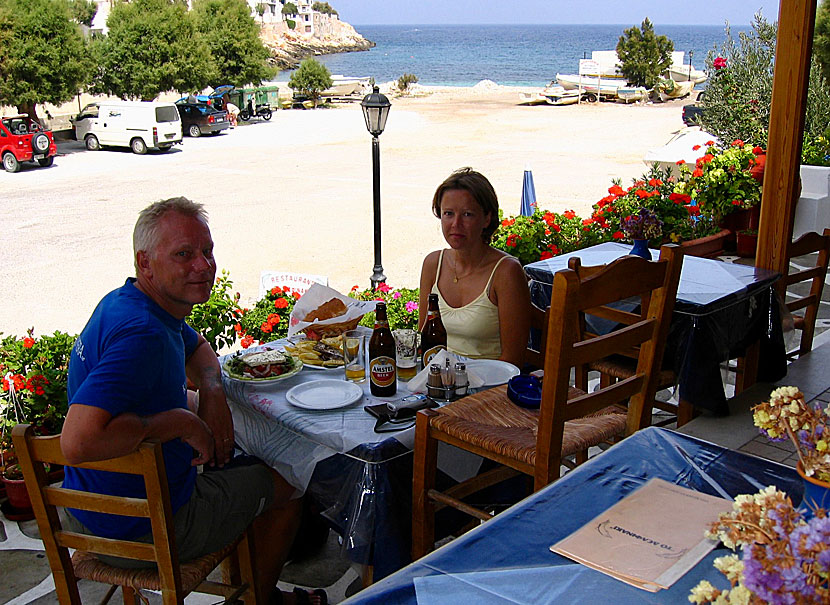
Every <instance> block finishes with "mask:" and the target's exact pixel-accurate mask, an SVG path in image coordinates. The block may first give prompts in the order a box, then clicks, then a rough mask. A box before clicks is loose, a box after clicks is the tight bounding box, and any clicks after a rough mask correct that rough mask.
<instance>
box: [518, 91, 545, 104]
mask: <svg viewBox="0 0 830 605" xmlns="http://www.w3.org/2000/svg"><path fill="white" fill-rule="evenodd" d="M547 102H548V99H547V97H545V95H543V94H542V93H541V92H520V93H519V105H543V104H545V103H547Z"/></svg>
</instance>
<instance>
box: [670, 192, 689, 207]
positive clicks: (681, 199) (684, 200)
mask: <svg viewBox="0 0 830 605" xmlns="http://www.w3.org/2000/svg"><path fill="white" fill-rule="evenodd" d="M669 199H670V200H671V201H672V202H674V203H675V204H688V203H689V202H691V201H692V197H691V196H689V195H685V194H683V193H672V194H671V195H670V196H669Z"/></svg>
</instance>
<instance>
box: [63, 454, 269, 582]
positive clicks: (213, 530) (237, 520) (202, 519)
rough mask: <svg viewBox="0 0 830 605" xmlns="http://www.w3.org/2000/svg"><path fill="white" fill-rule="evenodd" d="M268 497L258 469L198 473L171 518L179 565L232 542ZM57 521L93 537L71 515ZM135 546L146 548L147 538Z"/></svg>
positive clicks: (126, 562) (126, 563) (120, 563)
mask: <svg viewBox="0 0 830 605" xmlns="http://www.w3.org/2000/svg"><path fill="white" fill-rule="evenodd" d="M273 498H274V481H273V479H272V477H271V473H270V471H269V470H268V469H267V468H266V467H265V466H264V465H263V464H252V465H249V466H239V467H234V468H228V469H219V470H210V471H207V472H204V473H201V474H199V475H198V476H197V477H196V485H195V487H194V489H193V495H192V496H191V497H190V500H189V501H188V502H187V503H186V504H184V505H183V506H182V507H181V508H180V509H179V510H178V511H177V512H176V515H175V517H174V519H173V526H174V531H175V534H176V545H177V547H178V551H179V561H189V560H191V559H196V558H198V557H201V556H203V555H206V554H208V553H211V552H213V551H216V550H219V549H220V548H223V547H224V546H226V545H228V544H230V543H231V542H233V541H234V540H235V539H236V538H238V537H239V536H240V535H242V532H243V531H245V529H246V528H247V527H248V525H250V524H251V521H253V520H254V518H255V517H256V516H257V515H259V514H260V513H261V512H262V511H264V510H268V509H269V508H270V507H271V504H272V502H273ZM62 520H63V521H65V522H66V525H67V528H68V529H71V530H72V531H77V532H80V533H85V534H90V535H91V534H92V532H91V531H89V530H88V529H86V527H84V526H83V525H82V524H81V523H80V522H78V520H77V519H75V518H74V517H73V516H72V515H71V514H65V515H62ZM136 541H138V542H146V543H148V544H150V543H152V542H153V536H152V533H149V534H147V535H144V536H142V537H140V538H137V539H136ZM98 558H99V559H101V560H102V561H104V562H105V563H108V564H110V565H114V566H116V567H124V568H141V567H154V564H153V563H151V562H146V561H137V560H134V559H122V558H119V557H108V556H105V555H98Z"/></svg>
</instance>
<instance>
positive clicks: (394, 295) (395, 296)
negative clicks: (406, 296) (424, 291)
mask: <svg viewBox="0 0 830 605" xmlns="http://www.w3.org/2000/svg"><path fill="white" fill-rule="evenodd" d="M400 297H401V293H400V292H393V293H392V298H394V299H396V300H397V299H398V298H400Z"/></svg>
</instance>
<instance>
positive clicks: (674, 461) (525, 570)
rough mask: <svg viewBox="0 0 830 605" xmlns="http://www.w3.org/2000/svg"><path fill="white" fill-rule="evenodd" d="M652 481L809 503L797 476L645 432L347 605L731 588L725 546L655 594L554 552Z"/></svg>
mask: <svg viewBox="0 0 830 605" xmlns="http://www.w3.org/2000/svg"><path fill="white" fill-rule="evenodd" d="M654 477H659V478H662V479H665V480H666V481H671V482H673V483H675V484H677V485H682V486H684V487H688V488H691V489H694V490H697V491H700V492H704V493H707V494H712V495H720V496H722V497H730V498H734V497H735V496H737V495H738V494H744V493H754V492H756V491H757V490H759V489H761V488H762V487H766V486H768V485H775V486H777V487H778V488H779V489H782V490H784V491H786V492H787V493H788V494H790V496H791V497H792V498H793V501H794V502H795V503H798V502H800V500H801V495H802V486H801V480H800V479H799V477H798V475H797V474H796V472H795V470H794V469H791V468H789V467H786V466H783V465H780V464H777V463H775V462H770V461H767V460H763V459H761V458H756V457H754V456H749V455H746V454H742V453H739V452H735V451H732V450H727V449H724V448H721V447H719V446H717V445H714V444H711V443H707V442H705V441H701V440H699V439H695V438H693V437H688V436H685V435H681V434H679V433H676V432H673V431H669V430H665V429H659V428H653V427H652V428H647V429H644V430H642V431H639V432H638V433H635V434H634V435H633V436H631V437H629V438H628V439H625V440H623V441H622V442H620V443H618V444H617V445H615V446H613V447H612V448H610V449H609V450H608V451H606V452H604V453H603V454H600V455H599V456H597V457H595V458H592V459H591V460H589V461H588V462H587V463H585V464H583V465H581V466H579V467H577V468H576V469H575V470H573V471H571V472H569V473H568V474H566V475H565V476H564V477H563V478H561V479H559V480H558V481H557V482H555V483H553V484H551V485H549V486H548V487H546V488H544V489H542V490H540V491H539V492H537V493H536V494H533V495H532V496H530V497H528V498H526V499H525V500H523V501H522V502H520V503H518V504H516V505H515V506H513V507H512V508H510V509H508V510H507V511H505V512H503V513H501V514H500V515H498V516H496V517H495V518H494V519H492V520H490V521H488V522H487V523H485V524H483V525H481V526H479V527H477V528H475V529H474V530H472V531H470V532H468V533H467V534H465V535H463V536H461V537H460V538H458V539H456V540H454V541H453V542H451V543H449V544H447V545H446V546H444V547H443V548H440V549H438V550H437V551H435V552H433V553H431V554H429V555H427V556H426V557H424V558H422V559H420V560H418V561H416V562H414V563H412V564H410V565H408V566H407V567H405V568H403V569H401V570H400V571H398V572H396V573H394V574H392V575H391V576H389V577H387V578H385V579H384V580H381V581H380V582H378V583H376V584H374V585H373V586H370V587H369V588H367V589H366V590H363V591H361V592H359V593H358V594H356V595H354V596H353V597H352V598H351V599H348V600H347V601H345V603H348V604H349V605H356V604H358V603H362V604H363V603H378V604H380V603H382V604H384V605H394V604H403V603H407V604H415V603H418V604H420V605H426V604H429V605H440V604H442V603H464V602H468V603H476V604H478V603H486V604H489V603H494V604H495V603H499V604H503V603H526V604H528V605H530V604H533V605H539V604H544V603H557V604H559V603H604V602H613V603H685V602H687V596H688V594H689V591H690V590H691V588H692V587H694V586H695V585H696V584H697V583H698V582H699V581H700V580H701V579H704V578H705V579H707V580H709V581H710V582H712V583H713V584H714V585H715V586H717V587H720V588H728V587H729V583H728V581H727V580H726V578H725V577H724V576H723V575H721V574H720V573H719V572H717V571H716V570H715V569H714V568H713V567H712V561H713V559H714V558H715V557H718V556H722V555H724V554H727V552H731V551H727V550H726V549H724V548H723V547H720V548H717V549H715V551H713V552H712V553H710V554H709V555H708V556H707V557H706V558H705V559H703V560H702V561H701V562H700V563H698V565H697V566H695V567H694V568H693V569H692V570H691V571H690V572H689V573H688V574H686V575H685V576H683V577H682V578H681V579H680V580H678V581H677V583H675V585H674V586H672V587H671V589H669V590H661V591H659V592H657V593H654V594H651V593H648V592H646V591H644V590H640V589H638V588H634V587H631V586H628V585H627V584H624V583H623V582H620V581H617V580H614V579H612V578H610V577H608V576H605V575H604V574H602V573H600V572H597V571H594V570H592V569H590V568H587V567H584V566H582V565H577V564H575V563H574V562H573V561H571V560H570V559H567V558H565V557H562V556H560V555H557V554H554V553H552V552H550V550H549V547H550V545H551V544H553V543H555V542H556V541H558V540H560V539H562V538H564V537H565V536H567V535H569V534H571V533H572V532H574V531H575V530H577V529H579V528H580V527H581V526H582V525H583V524H585V523H586V522H588V521H589V520H591V519H592V518H594V517H595V516H597V515H598V514H600V513H601V512H602V511H603V510H606V509H607V508H609V507H610V506H611V505H613V504H614V503H615V502H617V501H619V500H621V499H622V498H624V497H625V496H626V495H628V494H629V493H631V492H632V491H634V490H636V489H637V488H639V487H640V486H642V485H644V484H645V483H646V482H647V481H648V480H649V479H651V478H654ZM677 514H678V515H682V514H683V511H677Z"/></svg>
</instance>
